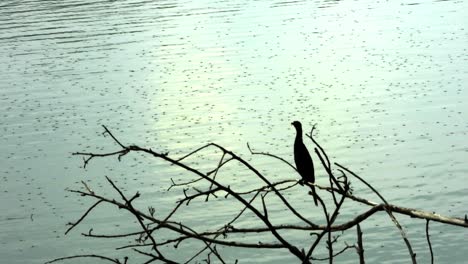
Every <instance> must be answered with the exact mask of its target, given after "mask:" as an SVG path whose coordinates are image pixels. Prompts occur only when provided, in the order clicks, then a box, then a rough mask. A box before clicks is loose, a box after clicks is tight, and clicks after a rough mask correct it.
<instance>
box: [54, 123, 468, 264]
mask: <svg viewBox="0 0 468 264" xmlns="http://www.w3.org/2000/svg"><path fill="white" fill-rule="evenodd" d="M103 127H104V130H105V132H104V134H105V135H108V136H110V137H111V138H112V140H113V141H114V142H115V143H117V145H118V146H119V147H120V149H119V150H117V151H113V152H107V153H91V152H76V153H73V155H77V156H82V157H83V166H84V167H86V166H88V165H89V162H90V161H91V160H93V159H94V158H102V157H110V156H117V158H118V160H119V161H120V160H121V158H122V157H124V156H125V155H127V154H129V153H131V152H142V153H145V154H147V155H150V156H153V157H154V158H157V159H161V160H163V161H165V162H167V163H168V164H170V165H174V166H178V167H180V168H182V169H185V170H187V171H189V172H190V173H191V174H193V175H194V176H196V179H195V180H191V181H186V182H183V183H175V182H174V181H172V184H171V186H169V189H171V188H183V190H182V193H183V197H182V198H181V199H180V200H178V201H176V202H175V206H174V207H173V209H172V210H171V211H170V213H169V214H167V215H166V216H165V217H161V216H159V214H155V212H156V211H155V209H154V208H153V207H149V208H148V210H147V211H143V210H141V209H138V208H135V207H134V206H133V203H132V202H133V201H135V199H137V198H138V197H140V193H139V192H136V193H135V194H134V195H132V196H128V195H126V194H124V193H123V192H122V190H121V188H119V186H117V185H116V184H115V183H114V182H113V181H112V180H111V179H110V178H108V177H106V179H107V181H108V183H109V184H110V185H111V186H112V187H113V189H114V190H115V191H116V193H117V194H118V196H119V197H120V200H117V199H115V198H111V197H105V196H102V195H100V194H99V193H98V192H97V191H93V190H92V189H91V188H90V187H89V186H88V185H87V184H86V183H85V182H82V183H83V186H84V190H70V192H73V193H76V194H78V195H81V196H85V197H89V198H91V199H94V200H95V203H94V204H93V205H92V206H90V207H89V208H88V209H87V210H86V211H85V212H84V213H83V215H82V216H81V217H80V218H79V219H78V220H77V221H75V222H73V223H69V228H68V229H67V230H66V232H65V233H66V234H67V233H68V232H70V231H72V230H73V229H74V228H75V227H76V226H78V225H79V224H80V223H81V222H82V221H83V220H84V219H85V218H86V217H87V216H88V215H89V214H90V213H91V212H92V211H95V210H96V208H98V207H99V205H100V204H103V203H107V204H111V205H114V206H116V207H118V208H120V209H123V210H126V211H128V212H130V213H131V214H132V215H133V216H134V217H135V219H136V220H137V223H138V226H137V227H138V228H139V231H135V232H132V233H121V234H95V233H93V232H92V229H91V230H90V231H89V232H88V233H83V234H82V235H83V236H85V237H90V238H108V239H115V238H122V237H133V238H135V241H136V242H135V243H134V244H126V245H123V246H121V247H119V248H118V249H131V250H132V251H133V252H135V254H138V255H141V256H144V257H147V260H145V262H143V263H153V262H155V263H156V262H161V263H190V262H196V261H197V260H198V261H199V260H200V259H202V258H203V260H204V261H205V262H206V263H212V262H217V263H226V261H225V260H224V258H223V253H222V249H220V248H222V247H236V248H261V249H272V250H275V249H283V250H284V249H286V250H287V251H288V252H289V253H290V254H291V255H292V256H294V257H295V258H296V259H297V262H298V263H312V262H315V261H328V262H329V263H333V260H334V258H335V257H336V256H338V255H340V254H342V253H343V252H345V251H347V250H348V249H355V250H356V253H357V256H356V257H357V259H358V260H359V263H365V254H364V252H365V250H364V242H363V241H364V237H363V232H362V230H361V226H360V223H362V222H363V221H365V220H366V219H367V218H369V217H370V216H372V215H373V214H375V213H376V212H379V211H385V212H386V213H387V214H388V215H389V217H390V219H391V220H392V221H393V223H394V224H395V227H396V228H397V229H398V230H399V231H400V234H401V237H402V239H403V241H404V243H405V245H406V247H407V249H408V253H409V256H408V257H409V259H411V261H412V263H417V260H416V255H415V254H414V252H413V249H412V246H411V243H410V241H409V239H408V237H407V235H406V232H405V230H404V229H403V228H402V226H401V225H400V224H399V222H398V221H397V219H396V218H395V217H394V214H403V215H407V216H410V217H414V218H420V219H425V220H426V238H427V242H428V247H429V251H430V256H431V261H432V263H433V259H434V253H433V250H432V245H431V241H430V236H429V222H430V221H434V222H439V223H443V224H448V225H454V226H460V227H465V228H466V227H468V220H467V219H466V217H465V218H464V219H463V218H455V217H448V216H442V215H439V214H436V213H430V212H426V211H421V210H416V209H411V208H406V207H401V206H397V205H393V204H390V203H388V202H387V201H386V200H385V198H384V197H383V196H382V195H381V194H380V193H379V192H378V191H377V190H376V189H375V188H374V187H373V186H372V185H371V184H369V183H368V182H367V181H365V180H364V179H363V178H361V177H360V176H358V175H356V174H355V173H354V172H352V171H351V170H350V169H348V168H346V167H345V166H343V165H341V164H339V163H331V162H330V160H329V158H328V156H327V154H326V153H325V151H324V149H323V148H322V147H321V146H320V145H319V144H318V142H317V141H316V140H315V139H314V138H313V136H312V134H313V132H314V128H315V126H314V127H313V128H312V130H311V132H310V134H309V135H307V136H308V137H309V138H310V139H311V140H312V142H313V143H314V144H315V146H316V147H315V149H314V150H315V153H316V155H317V157H318V158H319V160H320V162H321V164H322V166H323V168H324V169H325V171H326V172H327V174H328V177H329V183H330V185H329V186H320V185H317V184H314V185H315V187H316V188H318V189H321V190H323V191H325V192H328V193H330V199H332V201H333V206H332V207H331V208H330V207H327V205H326V203H324V201H323V199H324V198H323V197H320V196H319V197H318V201H319V204H320V207H321V209H322V211H323V217H324V219H325V220H326V224H325V225H320V224H317V223H315V222H314V221H312V220H311V219H308V218H307V217H305V216H304V215H303V213H301V212H300V211H298V210H297V209H295V208H294V207H293V206H292V205H291V204H290V201H288V199H287V198H286V197H285V196H284V193H285V192H287V191H288V190H289V189H291V188H295V187H297V186H298V184H299V181H298V180H293V179H291V180H283V181H278V182H271V181H270V180H268V178H267V177H266V176H265V175H264V174H262V173H261V172H260V171H259V170H258V169H256V168H255V167H254V166H252V165H251V164H250V163H249V162H247V161H246V160H244V159H243V158H241V157H240V156H238V155H237V154H235V153H233V152H232V151H229V150H227V149H226V148H224V147H222V146H220V145H218V144H215V143H209V144H207V145H204V146H202V147H200V148H198V149H196V150H194V151H192V152H190V153H188V154H187V155H185V156H183V157H180V158H177V159H176V158H173V157H170V156H169V154H168V153H162V152H158V151H154V150H152V149H150V148H142V147H139V146H135V145H130V146H127V145H124V144H122V143H121V142H120V141H119V140H118V139H117V138H116V137H115V136H114V135H113V134H112V133H111V131H110V130H108V129H107V127H105V126H103ZM247 147H248V149H249V150H250V152H251V154H252V155H264V156H269V157H272V158H275V159H278V160H279V161H280V162H283V163H284V164H287V165H289V166H290V167H292V168H293V169H294V170H295V167H294V166H293V165H291V164H290V163H289V162H287V161H286V160H285V159H283V158H281V157H278V156H276V155H273V154H269V153H265V152H255V151H253V150H252V149H251V148H250V146H249V145H247ZM206 148H216V149H218V150H219V151H221V153H222V155H221V157H220V160H219V162H218V164H217V166H216V168H214V169H213V170H211V171H209V172H207V173H205V172H201V171H200V170H198V169H196V168H195V167H193V166H189V165H187V164H186V163H184V159H186V158H188V157H190V156H192V155H194V154H195V153H198V152H200V151H201V150H203V149H206ZM231 162H238V163H240V164H241V165H242V166H243V167H244V168H245V169H246V170H247V171H249V172H250V173H251V174H252V175H254V176H255V177H257V178H258V179H260V180H261V181H262V182H263V185H262V186H254V187H252V188H251V189H250V190H248V191H242V192H240V191H236V190H234V189H233V188H231V187H230V186H229V185H227V184H226V183H223V182H222V180H220V179H219V178H217V177H216V176H217V174H218V172H219V171H220V169H222V168H223V167H224V166H225V165H226V164H228V163H231ZM332 166H334V168H332ZM336 173H339V174H340V175H339V176H335V174H336ZM351 177H353V178H355V179H357V180H359V181H361V182H362V183H364V184H365V185H366V186H367V187H368V188H369V189H371V190H372V191H373V192H374V193H375V194H376V195H377V196H378V197H379V198H380V199H381V202H374V201H370V200H366V199H363V198H360V197H358V196H355V195H354V194H353V193H352V188H351V184H350V178H351ZM200 181H205V182H208V183H209V187H208V188H207V189H205V190H200V189H198V188H196V187H193V184H194V183H196V182H200ZM306 184H312V183H306ZM187 190H191V191H192V194H188V192H187ZM219 195H224V197H230V198H232V199H234V200H235V201H237V202H238V203H240V204H241V205H242V209H241V210H239V212H238V214H237V215H235V216H234V217H233V218H232V219H231V220H230V221H228V222H225V223H220V224H222V227H221V228H217V229H214V230H208V231H203V232H197V231H195V228H194V227H191V226H187V225H186V224H184V223H181V222H177V221H173V220H171V217H172V216H173V215H174V214H175V213H176V212H177V211H178V210H180V209H181V208H182V207H183V206H190V203H191V202H192V201H200V200H202V201H204V202H208V201H209V197H211V196H213V197H218V196H219ZM267 195H274V196H276V197H277V198H279V199H280V201H281V203H282V205H284V206H285V207H286V208H287V209H288V212H289V213H290V214H291V217H295V218H297V219H298V220H300V223H301V224H296V225H286V224H279V225H278V224H273V223H272V219H271V218H270V215H269V211H268V210H269V209H268V206H267V205H266V202H265V199H266V196H267ZM327 199H328V198H327ZM257 200H261V206H260V207H259V206H255V205H254V201H257ZM345 200H350V201H354V202H357V203H361V204H364V205H367V206H369V208H368V209H367V210H365V211H364V212H362V213H360V214H358V215H357V216H355V217H354V218H352V219H348V220H347V221H345V222H344V223H341V224H336V223H335V221H336V219H337V217H338V215H339V213H340V209H341V208H342V205H343V203H344V201H345ZM330 201H331V200H330ZM311 202H312V200H311ZM247 211H249V212H250V213H251V214H253V217H254V218H255V219H256V222H257V223H258V224H259V225H258V226H257V227H249V228H238V227H236V226H235V222H236V220H238V219H239V218H240V217H241V216H242V215H245V212H247ZM156 215H158V216H156ZM350 228H356V240H357V241H356V243H353V244H351V245H348V244H346V246H345V247H343V248H341V249H340V250H335V249H334V247H336V245H337V241H338V239H339V235H338V236H334V235H333V233H334V232H338V231H340V232H343V231H346V230H348V229H350ZM161 230H171V231H173V232H175V233H177V234H178V236H177V237H173V238H170V239H166V238H163V239H160V238H159V237H158V232H160V231H161ZM294 230H302V231H305V232H312V233H311V236H310V240H309V241H308V242H307V243H305V244H299V245H298V244H294V243H292V242H291V241H289V240H288V239H286V238H285V236H284V235H282V234H284V232H286V231H294ZM254 233H265V234H270V235H272V236H273V237H274V242H263V241H261V242H258V243H252V242H246V241H243V240H242V239H232V238H229V237H230V235H233V234H243V235H247V234H254ZM322 239H326V241H325V244H326V250H327V252H328V256H327V257H325V258H323V257H322V258H319V257H316V256H315V255H314V254H313V253H314V252H315V250H316V248H317V246H318V245H319V243H320V242H321V240H322ZM186 240H194V241H198V242H199V243H200V249H199V250H198V251H196V252H195V253H193V254H192V255H188V254H181V255H179V256H178V257H179V259H169V258H168V257H166V254H165V253H164V252H163V249H162V246H164V245H174V246H175V247H177V246H178V245H179V244H180V243H182V242H184V241H186ZM175 250H176V249H175ZM75 258H96V259H100V260H105V261H108V262H112V263H120V264H123V263H130V262H129V258H128V257H125V258H124V259H122V260H119V259H115V258H112V257H106V256H101V255H96V254H87V255H73V256H68V257H62V258H57V259H53V260H51V261H48V262H47V263H53V262H59V261H65V260H68V259H75ZM236 262H237V261H236Z"/></svg>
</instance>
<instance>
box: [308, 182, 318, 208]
mask: <svg viewBox="0 0 468 264" xmlns="http://www.w3.org/2000/svg"><path fill="white" fill-rule="evenodd" d="M309 186H310V190H311V193H312V196H313V197H314V203H315V206H318V199H317V193H316V192H315V186H313V185H309Z"/></svg>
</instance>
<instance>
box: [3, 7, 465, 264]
mask: <svg viewBox="0 0 468 264" xmlns="http://www.w3.org/2000/svg"><path fill="white" fill-rule="evenodd" d="M466 10H468V2H467V1H420V0H414V1H401V0H398V1H366V0H359V1H165V0H161V1H137V0H127V1H92V2H90V1H83V0H75V1H37V0H31V1H12V0H10V1H8V0H6V1H2V2H1V4H0V47H1V49H0V61H1V63H0V109H1V110H2V111H1V113H0V130H1V132H2V133H1V137H0V146H1V152H0V161H1V170H0V177H1V180H2V183H1V184H0V201H1V202H0V210H1V214H0V262H1V263H43V262H45V261H47V260H51V259H53V258H57V257H62V256H68V255H72V254H89V253H96V254H102V255H107V256H125V255H131V254H132V253H131V251H130V250H121V251H119V252H117V253H115V251H114V248H115V247H118V246H121V245H125V243H126V242H127V240H123V241H116V242H111V241H107V240H90V239H85V238H82V237H81V236H80V233H81V232H87V231H88V230H89V229H90V228H91V227H93V228H94V232H95V233H101V234H102V233H116V232H125V231H134V230H136V224H135V223H134V219H131V218H128V215H126V214H124V213H123V212H119V211H117V210H113V209H112V208H110V207H102V208H101V211H99V210H98V211H95V213H94V214H93V215H91V216H90V218H89V219H87V220H86V221H85V222H83V223H82V225H80V226H79V227H78V228H77V229H76V230H74V231H73V232H71V233H70V234H69V235H67V236H64V235H63V234H64V232H65V230H66V228H67V227H66V223H68V222H73V221H75V220H76V219H78V218H79V216H80V215H81V213H83V212H84V211H85V210H86V208H87V206H89V205H91V204H92V203H93V201H92V200H90V199H83V198H82V197H77V196H75V195H73V194H70V193H68V192H67V191H66V190H65V189H66V188H76V189H80V188H82V186H81V183H80V182H81V181H86V182H87V183H88V184H89V185H90V186H92V188H93V189H95V190H96V191H102V192H103V193H106V194H108V195H110V196H112V197H115V198H118V196H117V195H116V194H115V193H114V192H112V190H110V189H109V187H108V185H107V184H106V183H105V180H104V176H105V175H107V176H109V177H111V178H112V179H114V180H115V182H116V183H117V184H118V185H119V186H122V187H124V190H125V191H126V192H127V194H128V195H132V194H134V193H135V192H136V191H137V190H139V191H140V192H141V193H142V197H141V199H140V202H138V203H137V204H138V205H140V206H141V208H145V206H148V205H153V206H154V207H155V208H156V209H157V210H158V211H157V212H165V210H168V209H169V208H170V206H172V205H173V204H172V202H173V201H175V200H176V199H178V198H180V197H181V193H182V191H181V190H180V189H177V190H171V191H170V192H166V189H167V188H168V187H169V185H170V178H171V177H173V178H175V179H176V178H178V179H189V178H190V177H189V176H190V175H188V174H187V173H185V172H182V171H181V170H177V169H176V168H173V167H171V166H168V165H167V164H164V163H163V162H161V161H155V160H152V159H151V158H149V157H144V156H140V155H136V154H133V155H129V156H126V157H124V158H123V160H122V162H118V161H117V160H116V159H115V158H107V159H101V160H93V161H92V162H91V163H90V165H89V167H88V168H87V169H83V168H82V165H83V164H82V159H81V158H80V157H76V156H72V155H71V153H72V152H74V151H113V150H116V149H117V146H116V145H115V144H114V143H113V142H112V141H111V140H110V139H109V137H103V136H102V135H101V133H102V132H103V129H102V127H101V125H106V126H108V127H109V128H110V129H111V130H112V131H113V132H114V134H115V135H116V136H118V138H119V139H120V140H121V141H122V142H124V143H126V144H138V145H140V146H143V147H151V148H152V149H155V150H159V151H161V152H166V151H168V152H170V155H172V156H174V157H180V156H181V155H183V154H185V153H187V152H188V151H190V150H193V149H195V148H197V147H199V146H201V145H203V144H205V143H208V142H216V143H219V144H221V145H223V146H225V147H226V148H228V149H231V150H233V151H236V152H237V153H239V155H241V156H243V157H245V158H246V159H248V160H251V161H252V162H253V164H255V165H256V166H257V167H258V168H259V169H261V171H263V172H265V174H266V175H267V176H268V177H269V178H270V179H272V180H278V179H294V178H297V177H298V176H297V175H295V174H294V173H293V172H292V171H291V170H290V169H289V168H288V166H285V165H284V164H281V163H278V162H277V161H275V160H272V159H268V158H263V157H257V156H254V157H252V156H251V155H250V154H249V151H248V149H247V148H246V143H247V142H249V143H250V145H251V146H252V147H253V148H254V149H255V150H259V151H266V152H270V153H274V154H277V155H279V156H281V157H284V158H286V159H287V160H289V161H292V160H293V158H292V144H293V138H294V130H293V127H292V126H291V125H290V123H291V122H292V121H293V120H301V121H302V123H303V125H304V126H305V128H306V130H308V129H310V127H311V126H312V125H313V124H315V123H317V126H318V129H317V139H318V140H319V142H321V143H322V145H323V147H325V149H326V150H327V151H328V153H329V155H330V156H331V157H332V158H333V160H334V161H337V162H340V163H342V164H344V165H346V166H348V167H349V168H352V169H353V170H354V171H356V172H357V173H359V174H360V175H361V176H362V177H364V178H365V179H366V180H368V181H369V182H371V183H372V184H373V185H374V187H376V188H377V189H378V190H379V191H381V193H382V194H383V195H384V196H385V197H386V198H387V200H388V201H389V202H391V203H394V204H398V205H402V206H406V207H414V208H420V209H425V210H427V211H435V212H438V213H441V214H445V215H449V216H459V217H462V216H464V215H465V214H467V213H468V211H467V205H468V184H467V182H466V181H467V179H468V178H467V176H468V167H467V161H468V141H467V134H468V104H467V103H466V101H467V99H468V89H467V87H466V84H467V83H468V70H467V69H468V67H467V66H468V50H467V49H468V18H467V16H466ZM307 144H308V146H309V149H312V145H311V144H310V142H307ZM203 155H204V156H203V157H197V158H193V159H192V160H190V162H191V163H192V164H197V165H196V166H198V168H201V169H202V170H209V169H210V168H213V167H214V166H216V164H217V162H218V159H219V155H214V154H213V153H212V152H210V151H207V152H204V153H203ZM324 175H325V174H324V172H323V170H322V171H320V170H319V171H318V182H319V183H320V184H326V183H327V179H326V177H325V176H324ZM220 177H225V178H226V181H230V182H231V184H232V185H233V186H238V187H242V186H244V187H245V186H253V185H254V184H257V183H258V182H257V181H256V180H255V179H254V178H253V177H252V176H251V175H249V174H248V173H247V172H246V171H245V170H242V169H240V167H239V166H230V167H228V168H226V170H224V171H223V173H222V174H221V176H220ZM353 186H354V187H355V194H356V195H358V196H363V197H366V198H369V199H372V200H375V201H378V199H377V198H376V197H375V196H374V195H372V193H371V192H370V191H369V190H367V189H365V188H364V187H363V186H362V185H360V184H359V183H358V182H357V181H356V180H354V181H353ZM305 192H306V190H304V189H301V188H296V189H294V190H291V192H290V193H288V197H290V199H291V200H293V203H294V204H295V206H297V207H298V208H304V209H307V208H310V204H307V203H310V201H309V200H307V201H305V200H306V199H308V198H307V197H306V196H305ZM323 195H324V197H326V196H325V194H323ZM304 197H305V198H304ZM278 204H279V203H277V201H275V200H274V199H272V200H271V201H270V206H271V211H272V215H273V214H274V215H276V218H275V222H277V223H296V222H297V220H296V219H295V218H294V217H292V216H291V215H289V214H287V213H286V212H284V210H282V209H281V208H280V207H279V206H278ZM206 205H207V204H205V203H201V204H198V205H197V204H194V205H193V206H194V207H193V208H192V209H191V210H188V211H187V210H186V211H185V213H183V214H181V215H180V216H178V219H179V220H183V221H184V222H186V223H191V224H193V225H194V226H196V227H197V228H199V230H203V228H204V227H211V226H213V225H216V224H220V223H222V221H224V220H225V219H229V217H230V216H232V215H233V214H234V213H235V211H236V209H237V208H239V207H238V206H237V207H236V205H235V204H229V206H226V204H225V203H224V201H223V200H222V199H221V200H219V201H218V200H215V201H214V202H213V205H211V206H209V207H207V206H206ZM346 206H347V207H346V209H345V211H343V214H342V215H341V217H342V218H340V220H339V221H345V220H346V219H347V218H350V217H352V216H353V215H355V214H356V213H358V212H360V211H362V210H363V209H364V207H362V206H357V205H355V204H353V203H351V202H349V203H347V204H346ZM122 214H123V217H119V216H120V215H122ZM207 216H209V217H207ZM309 216H310V217H311V218H314V217H316V218H319V217H320V216H321V213H320V212H314V211H311V212H310V215H309ZM207 218H208V219H207ZM398 219H399V220H401V222H402V224H403V225H404V227H405V228H406V230H407V232H408V236H409V239H410V241H411V242H412V244H413V246H414V249H415V251H416V253H417V259H418V260H419V261H420V263H427V262H428V261H429V251H428V247H427V242H426V240H425V232H424V230H425V229H424V228H425V226H424V225H425V221H423V220H415V219H410V218H408V217H405V216H400V217H398ZM239 225H243V226H259V225H260V224H259V223H257V222H252V219H248V218H245V219H241V220H240V223H239ZM363 232H364V247H365V250H366V251H365V253H366V257H367V259H368V262H369V263H408V262H409V259H408V253H407V251H406V249H405V246H404V244H403V242H402V240H401V238H400V236H399V234H398V231H397V230H396V229H395V228H394V227H393V226H392V223H391V221H390V220H389V219H388V217H386V216H385V214H383V213H380V214H377V215H375V216H373V217H372V218H371V219H370V220H368V222H366V223H365V224H364V225H363ZM354 233H355V232H354V230H349V231H348V232H347V234H345V235H344V236H343V237H341V238H340V240H339V241H340V242H339V243H338V244H337V246H336V248H337V249H338V248H340V247H342V246H343V245H344V242H345V241H346V242H348V243H349V244H352V243H354V241H355V236H354ZM431 235H432V244H433V247H434V252H435V255H436V262H437V263H466V254H465V252H466V249H467V247H466V242H467V241H468V231H467V230H464V229H462V228H459V227H450V226H443V225H441V224H437V223H432V224H431ZM247 239H251V238H247ZM255 239H256V238H254V239H253V241H256V240H255ZM265 239H266V241H270V240H271V238H265ZM290 239H292V240H295V241H297V243H299V245H300V243H303V244H304V246H305V247H306V246H307V245H308V242H307V234H306V236H305V238H304V234H303V233H302V234H301V233H299V234H292V235H291V236H290ZM181 246H184V249H183V250H182V249H181V250H179V251H177V252H176V253H177V255H178V256H177V257H179V258H180V257H183V256H184V254H187V256H188V254H189V253H190V252H191V251H190V250H194V249H193V248H190V247H193V246H194V244H190V243H187V244H182V245H181ZM198 247H200V246H199V245H198V246H197V247H196V249H198ZM196 249H195V250H196ZM165 250H167V252H171V251H172V249H171V247H168V248H167V249H165ZM222 250H223V251H222V253H224V254H225V255H226V258H227V259H228V260H229V261H230V262H233V260H234V259H235V258H238V259H239V260H240V263H261V262H262V263H295V260H294V259H293V258H291V257H290V256H288V254H284V251H272V250H245V251H239V250H232V249H222ZM181 252H182V253H181ZM168 254H169V255H170V256H171V254H172V256H173V255H174V254H175V253H168ZM317 254H318V255H317V257H321V256H324V255H325V252H324V251H323V250H322V251H318V252H317ZM337 260H338V262H339V263H357V262H358V259H357V255H356V254H355V252H353V250H349V251H348V252H347V253H346V254H343V255H342V256H340V257H339V258H338V259H337ZM67 263H90V262H89V260H82V261H81V262H80V261H77V262H71V261H70V262H67ZM93 263H94V262H93ZM132 263H134V262H132Z"/></svg>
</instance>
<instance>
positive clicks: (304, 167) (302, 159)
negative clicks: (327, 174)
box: [291, 121, 318, 206]
mask: <svg viewBox="0 0 468 264" xmlns="http://www.w3.org/2000/svg"><path fill="white" fill-rule="evenodd" d="M291 125H293V126H294V128H296V139H295V140H294V161H295V163H296V168H297V172H299V174H300V175H301V177H302V181H303V182H310V183H315V171H314V163H313V161H312V158H311V157H310V154H309V151H308V150H307V148H306V146H305V145H304V142H303V141H302V124H301V122H299V121H294V122H292V123H291ZM309 186H310V189H311V191H312V196H313V197H314V203H315V205H316V206H318V202H317V194H316V193H315V187H314V186H313V185H312V186H311V185H309Z"/></svg>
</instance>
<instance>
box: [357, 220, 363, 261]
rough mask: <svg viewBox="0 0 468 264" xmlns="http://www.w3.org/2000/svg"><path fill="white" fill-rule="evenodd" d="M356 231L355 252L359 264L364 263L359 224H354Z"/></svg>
mask: <svg viewBox="0 0 468 264" xmlns="http://www.w3.org/2000/svg"><path fill="white" fill-rule="evenodd" d="M356 233H357V247H356V251H357V254H358V255H359V264H365V260H364V246H363V244H362V232H361V226H360V225H359V224H357V225H356Z"/></svg>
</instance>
